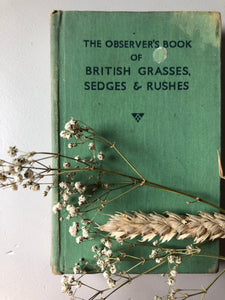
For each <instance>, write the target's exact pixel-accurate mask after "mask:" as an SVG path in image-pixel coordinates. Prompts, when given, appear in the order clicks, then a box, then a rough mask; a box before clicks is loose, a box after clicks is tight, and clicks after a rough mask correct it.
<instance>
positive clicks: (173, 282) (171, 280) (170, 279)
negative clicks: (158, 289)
mask: <svg viewBox="0 0 225 300" xmlns="http://www.w3.org/2000/svg"><path fill="white" fill-rule="evenodd" d="M167 284H168V285H169V286H173V285H174V284H175V280H174V278H171V277H169V278H168V280H167Z"/></svg>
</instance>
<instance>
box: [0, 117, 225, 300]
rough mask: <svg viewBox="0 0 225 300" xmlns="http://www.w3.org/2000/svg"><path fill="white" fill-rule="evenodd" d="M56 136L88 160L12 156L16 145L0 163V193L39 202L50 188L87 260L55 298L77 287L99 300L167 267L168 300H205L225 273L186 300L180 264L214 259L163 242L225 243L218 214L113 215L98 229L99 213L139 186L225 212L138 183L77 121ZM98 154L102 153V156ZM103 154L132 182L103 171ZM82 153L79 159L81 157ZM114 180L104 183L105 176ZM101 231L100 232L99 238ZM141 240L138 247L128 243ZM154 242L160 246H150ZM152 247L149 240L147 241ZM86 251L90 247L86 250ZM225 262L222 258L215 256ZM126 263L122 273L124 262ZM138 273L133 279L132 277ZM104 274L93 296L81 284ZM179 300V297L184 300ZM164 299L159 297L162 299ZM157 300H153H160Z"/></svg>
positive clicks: (108, 145) (110, 146)
mask: <svg viewBox="0 0 225 300" xmlns="http://www.w3.org/2000/svg"><path fill="white" fill-rule="evenodd" d="M60 137H61V138H62V139H64V141H66V143H67V141H68V143H67V146H68V149H69V150H68V151H69V152H71V153H74V151H73V149H75V148H76V149H77V148H79V147H81V146H82V147H85V146H86V150H87V151H86V153H88V155H87V156H86V157H83V156H82V155H81V154H80V155H76V156H74V154H73V155H72V154H71V155H65V154H63V153H51V152H28V153H24V152H21V151H19V150H18V148H17V147H16V146H11V147H9V149H8V154H9V156H10V158H11V160H10V161H8V160H0V188H11V189H12V190H14V191H15V190H18V188H19V187H23V188H25V189H29V190H32V191H38V190H40V189H41V187H44V190H43V195H44V196H47V195H48V193H49V192H50V190H51V189H52V188H54V187H56V188H57V189H58V190H59V194H60V197H59V200H58V202H57V203H55V204H54V205H53V208H52V210H53V213H54V214H58V215H59V220H60V221H64V220H65V221H66V222H67V224H68V233H69V237H70V238H71V239H74V242H75V243H74V245H75V246H78V247H79V244H81V243H85V242H88V245H89V247H90V249H89V250H90V253H91V255H92V257H93V261H88V260H85V259H84V260H83V259H80V260H79V261H78V262H76V263H75V265H74V268H73V274H72V275H69V276H67V275H63V277H62V280H61V284H62V287H61V291H62V292H63V293H65V294H66V295H68V296H70V297H71V299H80V298H79V297H78V296H77V291H78V290H80V289H81V288H83V287H86V288H89V289H91V290H92V291H93V295H92V296H91V298H89V300H94V299H96V300H97V299H99V297H101V300H105V299H108V298H110V296H111V295H112V294H113V293H115V292H116V291H117V290H118V289H120V288H122V287H123V286H124V285H126V284H128V283H130V282H132V281H134V280H135V279H137V278H139V277H140V276H142V275H143V274H148V273H150V272H152V271H154V270H155V269H158V268H160V267H161V266H163V265H164V266H166V265H167V266H168V274H167V284H168V287H169V291H168V295H167V296H166V299H167V300H173V299H187V298H190V297H192V296H193V295H205V294H206V293H207V291H208V289H209V288H210V287H211V286H212V285H213V284H214V282H215V281H216V280H217V279H218V278H219V277H220V276H221V275H222V274H223V273H224V272H225V270H224V271H222V272H221V273H220V274H219V275H218V276H217V277H216V279H215V280H214V281H213V282H212V283H211V284H209V286H208V287H207V288H206V289H200V290H199V291H197V292H195V293H193V294H191V293H188V292H187V291H184V290H180V289H176V288H175V281H176V277H177V272H178V271H179V266H180V264H181V263H183V261H185V260H186V259H189V258H191V257H193V256H199V257H215V255H213V254H211V253H207V252H204V251H203V250H202V249H201V247H200V246H201V245H199V244H198V245H195V244H194V245H192V244H191V245H187V246H186V247H185V248H183V249H174V248H169V247H163V245H162V243H163V242H166V241H169V240H171V239H172V238H174V237H177V238H179V239H186V238H188V237H192V238H194V241H193V242H194V243H202V242H204V241H205V240H206V239H207V240H214V239H217V238H224V237H225V232H224V221H225V217H224V215H223V214H219V213H215V214H214V215H209V214H207V213H204V212H201V213H200V215H199V216H193V215H188V216H179V215H176V214H174V213H172V212H167V216H164V215H159V214H156V213H154V214H149V215H147V214H144V213H141V212H139V213H135V214H134V215H131V214H127V213H118V214H116V215H112V216H111V220H109V221H108V222H107V223H106V224H102V225H99V224H96V223H97V220H98V216H99V215H101V214H103V215H104V213H105V211H106V207H108V206H109V204H110V203H111V202H113V201H117V200H118V199H120V198H121V197H124V196H126V195H127V194H129V193H130V192H132V191H134V190H135V189H139V188H142V187H143V186H145V187H149V188H154V189H158V190H162V191H165V192H169V193H174V194H178V195H182V196H185V197H186V198H187V199H189V201H186V203H187V204H191V203H195V202H200V203H204V204H207V205H210V206H211V207H213V208H215V209H216V210H219V211H220V212H223V213H225V210H224V209H222V208H220V207H218V206H216V205H215V204H213V203H210V202H208V201H206V200H204V199H201V198H199V197H198V196H195V195H191V194H188V193H184V192H182V191H178V190H174V189H171V188H168V187H166V186H163V185H159V184H157V183H154V182H152V181H149V180H147V179H146V178H144V177H143V175H142V174H141V172H139V171H138V170H137V169H136V167H135V166H134V165H133V164H132V163H131V162H130V161H129V160H128V158H127V157H126V156H125V155H124V154H122V153H121V151H120V150H119V149H118V147H117V145H116V143H115V142H111V141H110V140H108V139H107V138H105V137H104V136H102V135H100V134H99V133H97V132H96V131H95V130H94V129H93V128H91V127H90V126H88V125H86V124H85V123H83V122H82V121H78V120H75V119H73V118H71V119H70V120H69V121H68V122H67V123H66V124H65V127H64V129H63V130H62V131H61V132H60ZM102 148H104V150H103V149H102ZM108 151H114V153H116V154H117V155H118V156H119V157H120V158H121V159H122V160H123V161H125V163H126V164H127V165H128V166H129V167H130V170H131V171H132V175H129V174H124V173H123V172H118V171H113V170H110V169H107V168H105V166H106V165H107V164H106V162H107V159H108V158H109V155H108ZM81 153H84V152H81ZM49 159H53V160H54V159H57V160H58V159H60V161H62V164H61V165H60V167H58V168H54V167H51V165H50V164H49V163H48V162H49ZM218 162H219V171H220V176H221V177H222V178H223V177H224V176H223V171H222V167H221V162H220V158H219V156H218ZM108 175H113V178H114V177H115V178H116V179H115V180H114V179H113V180H110V181H109V176H108ZM49 177H53V178H54V177H55V178H57V179H59V180H58V181H54V184H56V183H57V185H58V186H54V184H53V183H49V182H48V180H47V179H48V178H49ZM104 231H105V232H104ZM138 235H140V236H141V237H142V241H138V240H136V241H135V242H131V241H129V240H127V239H133V238H135V237H137V236H138ZM156 238H159V240H156ZM152 240H153V241H152ZM90 245H91V246H90ZM138 247H139V248H140V247H146V248H147V249H149V251H148V252H149V254H148V255H147V257H138V256H135V254H134V253H136V252H135V251H134V250H136V249H137V248H138ZM219 258H220V259H223V260H225V258H224V257H221V256H219ZM127 262H129V266H128V267H124V266H127V265H126V264H125V263H127ZM138 268H139V269H140V268H141V272H140V274H138V275H131V273H135V272H136V271H137V269H138ZM96 272H100V273H102V276H103V277H104V279H105V281H106V288H104V289H101V290H99V289H96V288H95V287H93V286H91V285H88V284H87V283H85V281H84V280H83V279H84V276H85V274H86V273H96ZM182 297H183V298H182ZM164 298H165V297H164ZM164 298H162V297H160V296H155V299H157V300H161V299H164Z"/></svg>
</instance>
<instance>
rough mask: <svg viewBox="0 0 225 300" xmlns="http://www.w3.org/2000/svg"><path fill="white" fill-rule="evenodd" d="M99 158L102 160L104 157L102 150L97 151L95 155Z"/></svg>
mask: <svg viewBox="0 0 225 300" xmlns="http://www.w3.org/2000/svg"><path fill="white" fill-rule="evenodd" d="M97 157H98V159H99V160H104V159H105V154H104V153H103V152H99V153H98V155H97Z"/></svg>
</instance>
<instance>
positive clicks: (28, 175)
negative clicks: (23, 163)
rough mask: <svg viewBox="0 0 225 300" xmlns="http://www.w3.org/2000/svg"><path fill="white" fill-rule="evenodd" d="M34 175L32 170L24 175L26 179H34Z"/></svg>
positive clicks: (28, 170)
mask: <svg viewBox="0 0 225 300" xmlns="http://www.w3.org/2000/svg"><path fill="white" fill-rule="evenodd" d="M33 175H34V172H33V171H32V170H31V169H27V170H26V172H25V173H24V177H25V178H27V179H32V177H33Z"/></svg>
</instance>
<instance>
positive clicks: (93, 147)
mask: <svg viewBox="0 0 225 300" xmlns="http://www.w3.org/2000/svg"><path fill="white" fill-rule="evenodd" d="M88 148H89V150H95V144H94V143H93V142H91V143H89V145H88Z"/></svg>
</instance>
